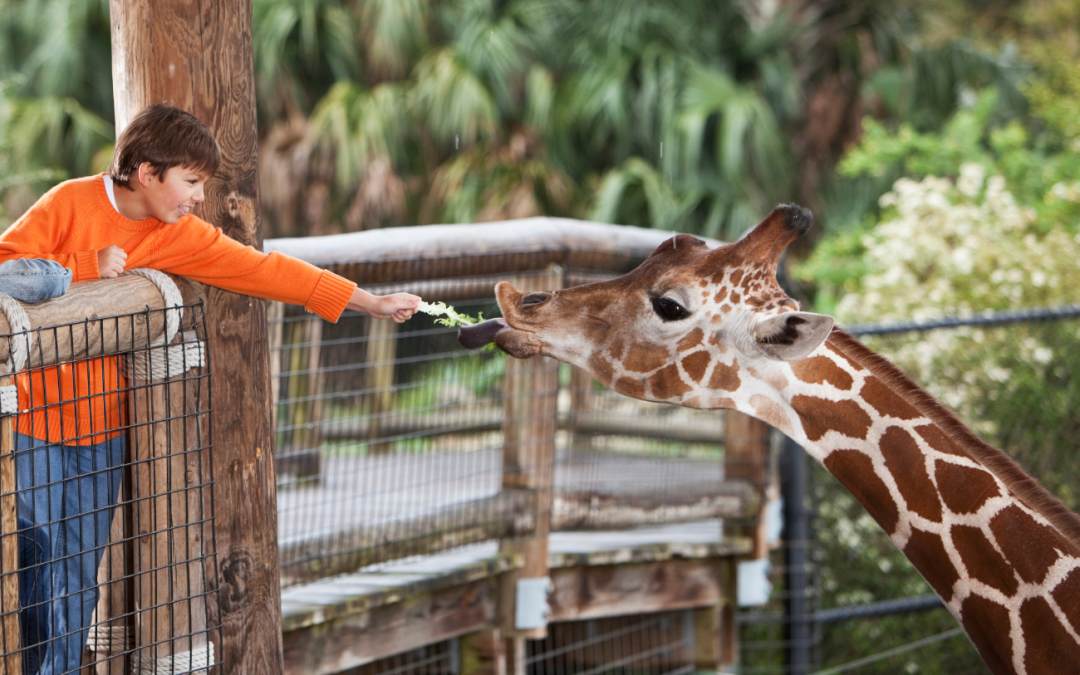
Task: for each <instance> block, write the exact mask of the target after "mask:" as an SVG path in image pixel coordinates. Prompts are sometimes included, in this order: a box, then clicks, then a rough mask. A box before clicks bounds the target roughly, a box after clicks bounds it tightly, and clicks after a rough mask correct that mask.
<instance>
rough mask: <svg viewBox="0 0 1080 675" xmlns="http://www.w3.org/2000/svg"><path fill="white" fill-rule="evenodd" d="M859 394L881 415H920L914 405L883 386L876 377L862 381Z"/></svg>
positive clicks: (916, 416)
mask: <svg viewBox="0 0 1080 675" xmlns="http://www.w3.org/2000/svg"><path fill="white" fill-rule="evenodd" d="M859 394H860V395H861V396H862V397H863V400H864V401H866V402H867V403H869V404H870V405H872V406H873V407H874V410H876V411H878V414H879V415H881V416H883V417H884V416H885V415H888V416H890V417H895V418H897V419H901V420H914V419H918V418H920V417H922V415H921V414H919V411H918V410H916V409H915V406H913V405H911V404H910V403H908V402H907V401H905V400H904V399H902V398H901V397H900V396H899V395H897V394H896V392H894V391H892V390H891V389H889V388H888V387H887V386H885V383H884V382H882V381H881V380H879V379H877V378H876V377H870V378H867V379H866V382H864V383H863V386H862V389H861V390H860V391H859Z"/></svg>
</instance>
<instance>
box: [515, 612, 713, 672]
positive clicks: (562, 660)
mask: <svg viewBox="0 0 1080 675" xmlns="http://www.w3.org/2000/svg"><path fill="white" fill-rule="evenodd" d="M691 614H692V612H690V611H679V612H663V613H657V614H637V615H633V616H617V617H608V618H603V619H590V620H586V621H568V622H564V623H555V624H551V625H550V626H549V627H548V637H547V638H545V639H543V640H529V641H527V642H526V658H525V664H526V672H528V673H529V675H571V674H573V675H601V674H609V675H615V674H617V673H618V674H624V673H641V674H643V675H644V674H648V675H682V674H685V675H692V674H693V673H694V672H696V668H695V665H694V622H693V618H692V616H691Z"/></svg>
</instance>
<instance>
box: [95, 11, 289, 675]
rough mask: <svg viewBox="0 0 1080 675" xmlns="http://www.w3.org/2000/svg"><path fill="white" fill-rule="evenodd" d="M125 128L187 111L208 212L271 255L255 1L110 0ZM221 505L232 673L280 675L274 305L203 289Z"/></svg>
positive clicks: (225, 652)
mask: <svg viewBox="0 0 1080 675" xmlns="http://www.w3.org/2000/svg"><path fill="white" fill-rule="evenodd" d="M109 7H110V15H111V20H112V40H113V93H114V100H115V110H116V122H117V128H118V129H123V128H124V126H126V124H127V122H128V120H129V119H130V118H131V117H132V116H133V115H134V114H135V113H136V112H138V111H139V110H141V109H142V108H144V107H145V106H147V105H149V104H151V103H155V102H158V101H170V102H171V103H172V104H173V105H176V106H179V107H181V108H183V109H185V110H188V111H190V112H191V113H193V114H194V115H195V116H196V117H198V118H199V119H200V120H202V121H203V122H204V123H205V124H206V125H207V126H208V127H209V128H210V129H211V130H212V131H213V132H214V134H215V135H216V137H217V140H218V143H219V145H220V146H221V150H222V162H221V166H220V167H219V168H218V171H217V174H216V175H215V176H214V178H213V179H211V180H210V182H209V183H208V184H207V186H206V201H205V202H204V203H203V204H202V206H201V209H200V215H201V217H202V218H203V219H205V220H207V221H209V222H211V223H213V224H214V225H217V226H219V227H221V228H222V229H223V230H224V232H225V234H227V235H228V236H230V237H232V238H233V239H236V240H237V241H239V242H241V243H243V244H250V245H252V246H255V247H256V248H260V247H261V246H262V230H261V225H260V221H259V194H258V186H259V179H258V138H257V131H256V120H255V79H254V67H253V63H252V42H251V0H219V1H217V2H201V3H194V2H182V1H180V0H110V3H109ZM205 293H206V295H205V301H206V323H207V327H208V336H207V337H208V348H209V363H210V365H211V367H212V369H213V377H212V383H213V392H212V400H213V402H214V415H213V430H212V437H213V441H214V450H213V457H214V463H215V466H214V500H215V505H216V510H215V514H216V527H215V532H216V540H217V569H218V575H217V576H218V578H217V579H210V580H208V581H209V582H210V583H213V582H215V581H216V582H218V583H219V584H220V591H221V592H220V601H221V622H222V625H223V635H222V644H221V645H220V652H221V653H220V654H219V655H217V659H216V660H218V661H219V662H223V663H224V664H225V668H226V672H229V673H244V675H261V674H262V673H281V672H282V668H283V666H282V656H281V597H280V590H279V589H280V582H279V579H280V568H279V564H278V542H277V494H276V490H275V478H274V453H273V446H272V442H273V430H272V429H271V426H270V397H269V395H268V392H269V391H270V378H269V359H268V355H267V353H268V346H267V334H266V310H265V304H264V303H263V302H262V301H260V300H255V299H253V298H249V297H245V296H242V295H237V294H234V293H228V292H225V291H221V290H218V289H213V288H208V289H207V290H206V292H205Z"/></svg>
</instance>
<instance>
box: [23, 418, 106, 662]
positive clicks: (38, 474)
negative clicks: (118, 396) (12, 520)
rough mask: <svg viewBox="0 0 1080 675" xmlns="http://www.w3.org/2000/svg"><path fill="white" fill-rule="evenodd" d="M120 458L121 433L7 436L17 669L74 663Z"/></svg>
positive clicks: (94, 597) (93, 596)
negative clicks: (16, 553)
mask: <svg viewBox="0 0 1080 675" xmlns="http://www.w3.org/2000/svg"><path fill="white" fill-rule="evenodd" d="M123 461H124V437H123V436H122V435H121V436H117V437H116V438H113V439H111V440H108V441H104V442H102V443H98V444H97V445H48V444H47V443H46V442H45V441H41V440H38V439H35V438H31V437H30V436H26V435H23V434H16V436H15V479H16V483H17V489H18V492H17V495H18V519H19V529H20V532H19V535H20V540H19V544H20V546H19V548H20V554H25V555H26V557H25V559H21V560H20V561H19V568H20V572H19V582H20V586H21V587H20V592H19V599H20V603H21V604H22V611H21V612H20V618H21V621H22V628H23V635H24V640H23V641H24V645H25V647H26V651H25V652H24V657H23V659H24V672H25V673H29V674H31V675H60V674H61V673H66V672H77V671H78V669H79V666H80V664H81V663H82V655H83V650H84V649H85V648H86V640H87V637H88V636H89V630H90V620H91V617H92V615H93V613H94V607H95V606H96V605H97V601H98V595H99V592H98V587H97V569H98V565H99V564H100V563H101V558H102V555H103V554H104V552H105V546H106V545H107V544H108V543H109V524H110V523H111V522H112V514H113V508H114V507H115V506H116V501H117V498H118V494H119V490H120V479H121V470H120V465H121V464H122V463H123ZM24 524H25V529H24ZM20 557H22V556H20Z"/></svg>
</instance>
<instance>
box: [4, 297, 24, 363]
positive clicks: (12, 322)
mask: <svg viewBox="0 0 1080 675" xmlns="http://www.w3.org/2000/svg"><path fill="white" fill-rule="evenodd" d="M0 312H3V313H4V315H5V316H6V317H7V321H8V326H9V329H10V331H11V339H10V340H9V342H10V345H11V347H10V349H11V356H10V361H8V373H15V372H18V371H20V370H22V369H23V368H25V367H26V361H27V359H28V358H29V357H30V317H28V316H26V310H25V309H23V307H22V305H20V304H19V301H18V300H16V299H15V298H13V297H11V296H10V295H7V294H5V293H0Z"/></svg>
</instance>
